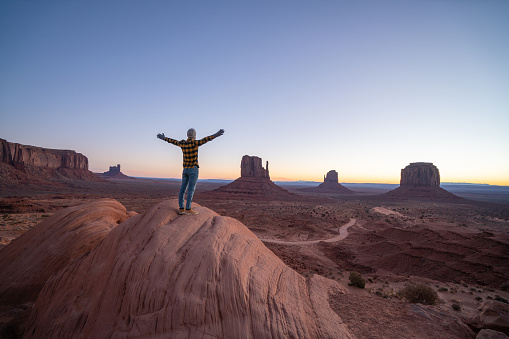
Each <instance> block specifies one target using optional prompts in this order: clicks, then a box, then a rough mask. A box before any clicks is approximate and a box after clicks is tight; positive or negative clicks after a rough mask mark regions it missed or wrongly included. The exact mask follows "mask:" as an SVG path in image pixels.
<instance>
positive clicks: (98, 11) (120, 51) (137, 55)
mask: <svg viewBox="0 0 509 339" xmlns="http://www.w3.org/2000/svg"><path fill="white" fill-rule="evenodd" d="M507 13H509V2H507V1H505V2H504V1H490V2H486V1H483V2H480V1H472V2H464V1H463V2H462V1H439V2H437V1H404V0H388V1H385V2H383V3H381V2H380V1H376V0H361V1H358V2H347V1H337V2H327V3H322V4H320V5H317V4H316V3H311V2H309V3H306V2H303V3H299V2H292V3H284V2H238V1H230V0H226V1H224V2H220V3H212V2H209V1H203V0H198V1H197V2H193V3H192V4H190V3H187V2H159V1H152V0H148V1H145V2H143V3H141V2H138V1H132V0H126V1H124V2H123V3H122V6H119V5H118V4H116V3H114V2H110V1H102V2H94V1H86V2H62V1H44V2H29V3H27V2H17V1H3V2H0V22H2V30H0V48H1V49H2V52H3V53H2V58H0V74H1V75H2V76H1V77H0V115H1V119H2V120H1V121H2V124H0V137H1V138H3V139H6V140H7V141H9V142H13V143H20V144H24V145H33V146H39V147H45V148H53V149H72V150H75V151H77V152H79V153H82V154H84V155H86V156H87V157H88V159H89V164H90V168H92V169H93V171H94V172H104V171H107V170H108V168H109V166H112V165H116V164H121V166H122V171H123V172H124V173H126V174H128V175H129V173H142V172H143V173H155V174H156V176H157V177H172V178H179V177H180V173H181V170H182V168H181V160H182V155H181V151H180V149H178V148H177V147H175V146H172V145H169V144H166V143H164V142H162V141H161V140H159V139H157V138H156V134H157V133H165V134H166V135H167V136H169V137H172V138H174V139H182V138H185V133H186V131H187V129H188V128H190V127H193V128H195V129H196V131H197V134H198V136H197V137H198V138H202V137H205V136H207V135H211V134H213V133H215V132H216V131H217V130H219V129H221V128H222V129H225V134H224V135H223V136H222V137H220V138H218V139H216V140H213V141H211V142H210V143H207V144H205V145H203V146H202V147H200V153H199V154H200V155H199V161H200V165H201V169H200V177H201V178H232V179H235V178H237V177H238V176H239V175H240V159H241V158H242V156H243V155H245V154H247V155H256V156H259V157H261V158H262V159H263V162H264V164H265V161H266V160H268V161H269V171H270V173H271V176H272V177H273V178H288V179H290V180H292V181H298V180H310V181H320V180H322V178H323V175H324V174H325V173H327V171H329V170H331V169H334V170H336V171H338V173H339V178H340V181H341V182H359V183H361V182H363V183H366V182H377V183H399V179H400V178H399V177H400V171H401V169H402V168H404V167H405V166H406V165H408V164H409V163H411V162H419V161H423V162H432V163H434V164H435V165H436V166H437V167H438V169H439V170H440V174H441V181H442V182H446V181H448V182H469V183H488V184H495V185H509V157H508V154H509V133H507V131H509V96H508V95H507V93H509V63H507V60H509V34H507V32H509V20H507ZM91 22H93V23H94V24H93V25H91V24H90V23H91ZM133 22H134V23H136V24H133Z"/></svg>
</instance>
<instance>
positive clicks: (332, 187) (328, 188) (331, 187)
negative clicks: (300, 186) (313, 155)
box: [304, 170, 355, 194]
mask: <svg viewBox="0 0 509 339" xmlns="http://www.w3.org/2000/svg"><path fill="white" fill-rule="evenodd" d="M304 190H305V191H307V192H316V193H338V194H354V193H355V192H354V191H352V190H350V189H348V188H346V187H345V186H343V185H341V184H340V183H339V180H338V172H336V171H335V170H332V171H329V172H327V176H324V177H323V182H322V183H321V184H320V185H318V186H317V187H313V188H306V189H304Z"/></svg>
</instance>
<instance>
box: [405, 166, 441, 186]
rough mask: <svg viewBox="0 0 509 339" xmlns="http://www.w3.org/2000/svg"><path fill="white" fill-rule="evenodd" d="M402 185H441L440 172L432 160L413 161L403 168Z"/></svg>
mask: <svg viewBox="0 0 509 339" xmlns="http://www.w3.org/2000/svg"><path fill="white" fill-rule="evenodd" d="M400 185H401V186H403V185H412V186H440V173H439V171H438V168H437V167H436V166H435V165H433V164H432V163H430V162H413V163H411V164H410V165H408V166H407V167H405V168H404V169H402V170H401V182H400Z"/></svg>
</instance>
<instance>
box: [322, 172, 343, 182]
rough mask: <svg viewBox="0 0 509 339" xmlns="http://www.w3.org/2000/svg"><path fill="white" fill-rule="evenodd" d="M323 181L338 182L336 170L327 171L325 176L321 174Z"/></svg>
mask: <svg viewBox="0 0 509 339" xmlns="http://www.w3.org/2000/svg"><path fill="white" fill-rule="evenodd" d="M323 182H331V183H335V184H337V183H339V179H338V172H336V171H335V170H331V171H329V172H327V176H325V175H324V176H323Z"/></svg>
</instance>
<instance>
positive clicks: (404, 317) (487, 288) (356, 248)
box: [0, 179, 509, 338]
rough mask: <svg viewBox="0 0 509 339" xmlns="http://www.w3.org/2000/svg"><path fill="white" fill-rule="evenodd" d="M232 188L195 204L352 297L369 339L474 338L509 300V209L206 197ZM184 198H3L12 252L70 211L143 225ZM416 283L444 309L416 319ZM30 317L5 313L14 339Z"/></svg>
mask: <svg viewBox="0 0 509 339" xmlns="http://www.w3.org/2000/svg"><path fill="white" fill-rule="evenodd" d="M220 185H221V184H220V183H213V182H200V183H199V184H198V187H197V191H196V195H195V199H194V201H195V202H196V203H198V204H200V205H201V206H204V207H207V208H210V209H212V210H213V211H215V212H217V213H218V214H220V215H222V216H229V217H232V218H235V219H237V220H239V221H240V222H242V223H243V224H245V225H246V226H247V227H248V228H249V229H250V230H251V231H252V232H253V233H254V234H256V236H258V237H259V238H260V239H262V241H264V243H265V245H266V246H267V247H268V248H269V249H270V250H271V251H272V252H274V253H275V254H276V255H277V256H278V257H279V258H281V259H282V260H283V261H284V262H285V263H286V264H287V265H288V266H289V267H291V268H293V269H294V270H296V271H297V272H298V273H300V274H301V275H302V276H304V277H310V276H312V275H315V274H318V275H321V276H323V277H325V278H328V279H333V280H336V281H338V282H339V283H340V284H342V285H343V286H344V287H345V288H347V289H348V291H349V292H350V293H349V294H348V295H346V296H345V295H341V296H339V295H331V296H330V300H329V301H330V303H331V305H332V306H333V308H334V309H335V310H337V312H338V314H341V316H342V318H343V320H344V322H345V323H346V325H347V326H348V328H349V329H350V330H351V331H352V333H353V334H354V335H356V336H357V337H359V338H390V337H394V335H395V333H398V334H399V337H401V338H436V337H442V338H460V337H461V333H464V332H462V331H463V329H461V328H460V326H459V325H457V324H456V323H455V321H454V319H462V320H463V321H464V322H465V323H466V324H469V326H470V328H471V330H472V333H476V332H477V331H478V330H479V329H478V328H475V327H474V325H472V321H471V320H469V319H473V318H475V317H476V316H477V315H478V314H479V312H480V310H481V308H482V305H483V303H484V302H485V301H488V300H499V301H502V302H505V303H507V300H509V288H508V284H509V204H508V203H499V202H488V201H487V200H489V199H486V196H484V197H483V199H481V200H484V201H475V200H461V202H455V203H451V202H440V201H415V200H389V199H386V198H385V197H384V196H382V195H379V194H380V193H384V192H383V190H370V189H366V188H364V189H362V190H360V193H358V194H355V195H331V194H328V195H326V194H309V193H305V192H303V191H302V190H301V188H302V187H300V186H298V185H289V186H286V187H285V188H286V189H288V190H289V191H290V192H292V193H295V194H296V195H295V199H285V200H277V199H270V197H268V198H266V199H250V198H246V199H238V198H235V199H227V198H224V197H221V198H220V199H219V198H214V197H213V196H211V195H210V194H205V193H207V192H209V193H210V191H211V190H213V189H215V188H217V187H219V186H220ZM179 187H180V181H178V180H175V181H171V180H155V179H154V180H149V179H134V180H114V179H112V180H109V181H106V182H74V183H72V184H65V185H64V184H62V185H60V186H51V185H46V186H45V185H38V186H35V185H17V186H16V187H6V188H5V189H2V191H1V193H0V246H2V247H4V246H5V245H7V244H8V243H10V242H11V241H12V240H14V239H15V238H16V237H18V236H19V235H20V234H22V233H24V232H26V231H27V230H29V229H30V228H31V227H33V226H34V225H36V224H38V223H39V222H41V221H42V220H44V219H45V218H48V217H49V216H51V215H52V214H53V213H55V212H56V211H59V210H61V209H63V208H66V207H70V206H76V205H79V204H82V203H85V202H90V201H94V200H97V199H99V198H112V199H115V200H117V201H119V202H120V203H121V204H122V205H124V206H125V207H126V209H127V210H128V211H135V212H138V213H143V212H145V211H146V210H147V209H148V208H149V207H150V206H152V205H154V204H156V203H158V202H161V201H163V200H167V199H174V198H176V197H177V195H178V190H179ZM466 194H469V193H468V192H467V193H466ZM471 196H475V192H474V193H472V194H471ZM189 217H191V216H189ZM0 254H1V252H0ZM352 271H357V272H359V273H360V274H361V275H362V276H363V277H364V278H365V280H366V285H365V288H364V289H361V288H357V287H354V286H349V274H350V272H352ZM409 283H424V284H426V285H428V286H430V287H432V288H433V289H434V290H435V291H437V293H438V297H439V301H438V303H437V304H436V305H434V306H423V305H421V304H415V305H414V306H413V308H412V309H411V310H412V312H410V313H409V312H408V311H405V310H404V309H403V308H402V307H401V305H402V303H406V301H404V300H402V298H401V296H400V295H399V294H398V291H400V290H401V289H402V288H404V287H405V286H406V285H407V284H409ZM29 308H30V305H28V306H26V308H25V309H18V310H10V309H2V310H0V311H1V316H0V327H1V328H2V331H3V332H2V333H3V336H4V337H6V338H7V337H17V335H19V333H21V332H20V331H21V330H22V326H23V325H22V319H23V317H27V316H28V315H27V314H28V312H29ZM23 314H25V315H23ZM20 319H21V320H20ZM436 319H442V320H443V321H442V322H440V321H436ZM472 337H475V336H472Z"/></svg>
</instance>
